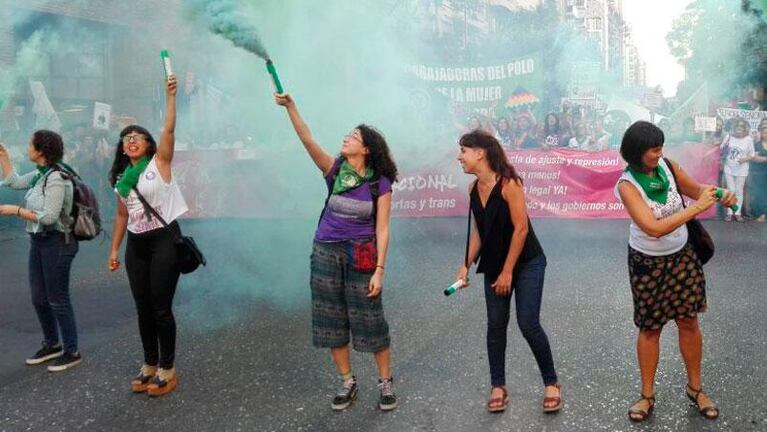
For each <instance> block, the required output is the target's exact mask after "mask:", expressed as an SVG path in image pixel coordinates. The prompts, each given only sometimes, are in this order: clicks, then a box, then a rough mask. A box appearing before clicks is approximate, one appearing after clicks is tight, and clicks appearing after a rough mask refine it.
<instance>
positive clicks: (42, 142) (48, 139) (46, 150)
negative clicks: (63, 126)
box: [32, 129, 64, 167]
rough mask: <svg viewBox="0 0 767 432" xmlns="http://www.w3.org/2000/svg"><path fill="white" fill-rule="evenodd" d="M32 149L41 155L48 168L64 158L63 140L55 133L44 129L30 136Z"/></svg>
mask: <svg viewBox="0 0 767 432" xmlns="http://www.w3.org/2000/svg"><path fill="white" fill-rule="evenodd" d="M32 147H34V148H35V150H37V151H39V152H40V153H42V154H43V156H44V157H45V163H46V164H48V166H49V167H50V166H53V165H56V164H57V163H59V162H61V159H62V158H64V140H62V139H61V135H59V134H57V133H56V132H53V131H49V130H45V129H40V130H38V131H35V133H33V134H32Z"/></svg>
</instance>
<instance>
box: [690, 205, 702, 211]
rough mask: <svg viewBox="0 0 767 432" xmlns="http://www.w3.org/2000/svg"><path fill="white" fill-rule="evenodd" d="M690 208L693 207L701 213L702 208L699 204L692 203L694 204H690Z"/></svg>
mask: <svg viewBox="0 0 767 432" xmlns="http://www.w3.org/2000/svg"><path fill="white" fill-rule="evenodd" d="M692 208H694V209H695V210H697V211H698V213H702V212H703V209H702V208H701V207H700V206H699V205H694V206H692Z"/></svg>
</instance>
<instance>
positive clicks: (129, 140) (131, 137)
mask: <svg viewBox="0 0 767 432" xmlns="http://www.w3.org/2000/svg"><path fill="white" fill-rule="evenodd" d="M139 138H140V139H142V140H143V139H146V137H145V136H144V135H141V134H135V135H125V136H124V137H123V144H128V143H132V142H134V141H136V140H137V139H139Z"/></svg>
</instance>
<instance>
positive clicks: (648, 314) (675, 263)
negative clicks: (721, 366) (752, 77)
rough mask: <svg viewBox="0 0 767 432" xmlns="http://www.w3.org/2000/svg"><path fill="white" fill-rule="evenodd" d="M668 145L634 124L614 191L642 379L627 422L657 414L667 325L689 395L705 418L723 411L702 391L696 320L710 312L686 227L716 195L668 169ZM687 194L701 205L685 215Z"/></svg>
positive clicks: (649, 128) (657, 133)
mask: <svg viewBox="0 0 767 432" xmlns="http://www.w3.org/2000/svg"><path fill="white" fill-rule="evenodd" d="M663 142H664V135H663V131H661V130H660V129H659V128H658V127H657V126H655V125H653V124H652V123H649V122H645V121H638V122H636V123H634V124H633V125H631V126H630V127H629V128H628V130H626V133H625V134H624V136H623V140H622V143H621V148H620V152H621V156H622V157H623V159H624V160H625V161H626V163H628V167H627V168H626V171H625V172H624V173H623V174H622V175H621V177H620V179H619V180H618V183H617V184H616V185H615V195H616V196H617V197H618V198H619V199H620V200H621V201H622V202H623V204H624V205H625V206H626V210H627V211H628V214H629V216H630V217H631V226H630V230H629V245H628V251H629V252H628V267H629V280H630V283H631V293H632V297H633V301H634V324H635V325H636V326H637V327H638V328H639V335H638V337H637V348H636V349H637V357H638V359H639V370H640V373H641V378H642V393H641V396H642V397H641V398H640V399H639V400H638V401H636V402H635V403H634V404H633V405H632V406H631V408H630V409H629V412H628V416H629V418H630V419H631V420H632V421H635V422H641V421H645V420H647V418H648V417H649V416H650V415H651V414H652V412H653V409H654V407H655V372H656V370H657V368H658V357H659V351H660V335H661V331H662V330H663V327H664V325H665V324H666V323H667V322H669V321H672V320H673V321H675V322H676V325H677V329H678V330H679V350H680V351H681V353H682V359H683V360H684V364H685V367H686V368H687V387H686V388H685V393H686V394H687V397H689V398H690V399H691V400H692V401H693V402H694V403H695V404H696V406H697V407H698V409H699V410H700V413H701V415H703V416H704V417H706V418H708V419H715V418H717V417H718V416H719V408H717V407H716V405H715V404H714V402H713V401H711V399H709V397H708V396H707V395H706V393H704V392H703V387H702V384H701V360H702V357H703V336H702V334H701V330H700V326H699V324H698V314H699V313H701V312H705V311H706V309H707V303H706V279H705V276H704V275H703V265H702V264H701V261H700V259H699V258H698V256H697V254H696V253H695V250H694V249H693V247H692V245H691V243H690V242H689V241H688V232H687V226H686V225H685V224H686V223H687V222H688V221H689V220H692V219H693V218H695V216H697V215H698V214H700V213H702V212H704V211H705V210H707V209H708V208H709V207H711V206H712V205H714V203H715V202H716V198H715V192H716V188H715V187H714V186H709V185H701V184H698V182H696V181H695V179H693V178H692V177H690V176H689V175H688V174H687V173H685V172H684V170H682V167H681V166H679V165H678V164H677V163H676V162H673V161H669V162H668V163H667V162H666V161H667V159H665V158H664V157H663ZM682 195H685V196H688V197H690V198H692V199H695V200H697V201H696V202H695V203H694V204H692V205H690V206H689V207H686V208H685V206H684V204H683V199H684V198H683V196H682ZM722 204H724V205H725V206H726V207H730V206H732V205H733V204H735V195H734V194H733V193H732V192H727V193H726V195H725V196H723V198H722Z"/></svg>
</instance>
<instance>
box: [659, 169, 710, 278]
mask: <svg viewBox="0 0 767 432" xmlns="http://www.w3.org/2000/svg"><path fill="white" fill-rule="evenodd" d="M663 160H664V161H666V165H668V168H669V170H671V176H672V177H674V183H676V188H677V191H679V183H678V182H677V181H676V173H675V172H674V165H672V164H671V161H670V160H668V159H666V158H663ZM681 195H682V193H681V192H679V196H681ZM682 206H683V207H685V208H687V206H686V205H685V204H684V197H682ZM686 225H687V238H688V241H689V242H690V244H691V245H692V248H693V250H695V255H698V258H699V259H700V262H701V264H705V263H707V262H708V261H709V260H710V259H711V257H713V256H714V239H712V238H711V235H710V234H709V233H708V231H706V228H704V227H703V224H702V223H700V221H699V220H698V219H695V218H693V219H690V220H689V221H687V224H686Z"/></svg>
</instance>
